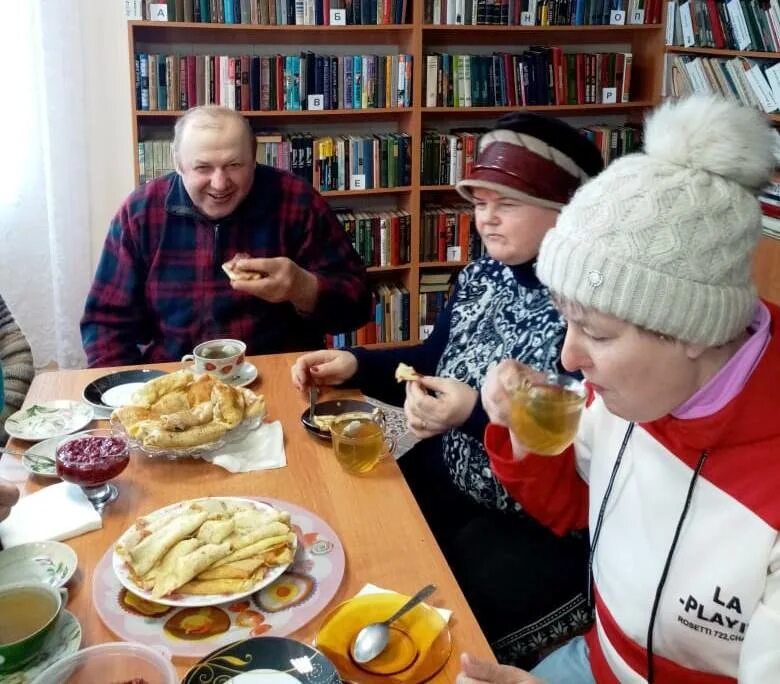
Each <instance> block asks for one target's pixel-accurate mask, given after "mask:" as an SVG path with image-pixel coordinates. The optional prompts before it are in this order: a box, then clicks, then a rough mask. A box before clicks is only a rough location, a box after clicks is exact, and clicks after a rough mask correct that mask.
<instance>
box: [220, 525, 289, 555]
mask: <svg viewBox="0 0 780 684" xmlns="http://www.w3.org/2000/svg"><path fill="white" fill-rule="evenodd" d="M289 531H290V528H289V527H288V526H287V525H285V524H284V523H282V522H279V521H276V522H272V523H268V524H267V525H263V526H262V527H258V528H257V529H255V530H251V529H250V530H247V531H244V532H241V531H239V533H238V534H233V535H231V536H230V538H229V539H228V541H229V542H230V546H231V548H232V549H233V551H238V550H239V549H243V548H244V547H246V546H250V545H251V544H255V543H257V542H259V541H260V540H262V539H269V538H271V537H281V536H284V535H285V534H287V533H288V532H289Z"/></svg>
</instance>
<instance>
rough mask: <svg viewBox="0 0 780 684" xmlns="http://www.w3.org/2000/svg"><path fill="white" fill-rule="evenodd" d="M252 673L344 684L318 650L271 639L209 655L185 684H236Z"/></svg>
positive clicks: (239, 643) (311, 683) (308, 683)
mask: <svg viewBox="0 0 780 684" xmlns="http://www.w3.org/2000/svg"><path fill="white" fill-rule="evenodd" d="M253 670H262V671H263V672H267V671H268V670H270V671H271V672H273V671H276V672H279V673H280V675H281V673H284V674H285V675H287V677H285V681H286V680H287V679H288V678H289V679H290V680H291V681H298V682H302V683H303V684H341V678H340V677H339V673H338V672H337V671H336V668H335V667H334V666H333V663H331V662H330V660H328V658H326V657H325V656H324V655H323V654H322V653H320V652H319V651H318V650H316V649H314V648H312V647H311V646H308V645H307V644H304V643H301V642H300V641H295V640H294V639H284V638H282V637H270V636H269V637H266V636H264V637H253V638H251V639H245V640H243V641H236V642H235V643H232V644H229V645H228V646H225V647H224V648H220V649H218V650H216V651H214V652H213V653H210V654H209V655H207V656H206V657H205V658H204V659H203V660H201V661H200V662H199V663H198V664H197V665H195V666H194V667H193V668H192V669H190V671H189V672H187V674H186V675H185V676H184V679H183V680H182V684H216V683H217V682H227V681H233V677H238V676H239V675H240V674H241V673H242V672H252V671H253ZM269 674H270V673H269ZM270 679H271V678H270V677H269V681H270ZM280 679H281V676H280Z"/></svg>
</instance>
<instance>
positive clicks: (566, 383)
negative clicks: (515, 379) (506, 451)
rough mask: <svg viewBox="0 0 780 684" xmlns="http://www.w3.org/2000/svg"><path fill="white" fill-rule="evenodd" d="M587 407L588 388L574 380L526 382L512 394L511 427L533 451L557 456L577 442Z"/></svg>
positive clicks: (552, 378)
mask: <svg viewBox="0 0 780 684" xmlns="http://www.w3.org/2000/svg"><path fill="white" fill-rule="evenodd" d="M584 405H585V388H584V386H583V385H582V383H581V382H579V381H578V380H575V379H574V378H570V377H569V376H566V375H558V374H556V373H548V374H547V375H546V376H545V377H544V379H542V380H530V379H526V380H524V381H523V382H522V383H521V384H520V386H519V387H518V388H517V389H516V390H515V391H514V393H513V395H512V402H511V415H510V427H511V428H512V432H514V433H515V434H516V435H517V437H518V438H519V439H520V441H521V442H522V443H523V445H524V446H525V447H526V448H527V449H528V450H529V451H531V452H533V453H535V454H540V455H542V456H557V455H558V454H560V453H561V452H562V451H563V450H564V449H566V447H568V446H569V445H570V444H571V443H572V442H573V441H574V436H575V435H576V434H577V429H578V427H579V424H580V416H581V415H582V408H583V406H584Z"/></svg>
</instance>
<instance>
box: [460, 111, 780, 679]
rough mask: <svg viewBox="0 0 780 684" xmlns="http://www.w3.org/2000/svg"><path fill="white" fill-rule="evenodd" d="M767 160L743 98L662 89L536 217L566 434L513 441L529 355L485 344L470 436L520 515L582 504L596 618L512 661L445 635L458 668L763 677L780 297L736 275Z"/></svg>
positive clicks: (756, 221)
mask: <svg viewBox="0 0 780 684" xmlns="http://www.w3.org/2000/svg"><path fill="white" fill-rule="evenodd" d="M772 166H773V158H772V140H771V137H770V131H769V127H768V126H767V124H766V121H765V119H764V118H763V117H762V116H761V115H760V114H758V113H757V112H755V111H753V110H749V109H745V108H740V107H738V106H736V105H734V104H731V103H727V102H725V101H720V100H714V99H710V98H691V99H689V100H685V101H682V102H680V103H678V104H670V105H665V106H663V107H661V108H660V110H658V111H657V112H656V113H655V114H654V115H652V117H651V118H650V119H649V121H648V123H647V126H646V129H645V153H644V154H636V155H631V156H628V157H625V158H623V159H620V160H618V161H616V162H615V163H613V164H612V165H611V166H610V167H608V168H607V170H606V171H604V172H603V173H602V174H601V175H599V176H598V177H597V178H596V179H594V180H593V181H591V182H590V183H588V184H587V185H585V186H583V188H581V189H580V190H579V191H578V192H577V194H576V195H575V196H574V198H573V199H572V201H571V203H570V204H569V205H568V206H567V207H565V208H564V209H563V211H562V212H561V215H560V217H559V219H558V222H557V223H556V226H555V228H553V229H552V230H551V231H550V232H549V233H548V234H547V236H546V237H545V240H544V242H543V244H542V248H541V251H540V255H539V260H538V262H537V274H538V276H539V278H540V280H541V281H542V282H543V283H544V284H545V285H547V286H548V287H549V288H550V290H551V291H552V292H553V294H554V296H555V297H556V298H557V300H558V302H559V306H560V309H561V311H562V313H563V314H564V315H565V316H566V318H567V319H568V323H569V327H568V331H567V334H566V340H565V343H564V347H563V352H562V361H563V364H564V366H566V367H567V368H568V369H570V370H575V369H579V370H581V371H582V373H583V375H584V377H585V378H586V381H587V382H588V383H589V385H590V388H591V389H592V390H593V392H594V395H595V396H594V398H593V401H592V403H590V405H589V406H588V407H587V408H586V409H585V412H584V415H583V417H582V421H581V424H580V428H579V432H578V435H577V438H576V439H575V442H574V445H573V446H571V447H569V448H568V449H567V450H565V451H564V452H563V453H562V454H560V455H559V456H556V457H553V458H549V457H548V458H545V457H541V456H539V455H535V454H532V453H528V452H527V450H526V449H525V448H524V447H523V445H522V444H521V443H520V440H519V439H518V438H517V436H516V435H514V434H513V433H512V432H511V431H509V430H508V429H507V427H505V426H507V425H508V420H507V416H508V407H509V396H510V394H511V391H512V389H513V388H514V387H515V386H516V385H517V383H518V382H519V381H520V379H521V378H522V376H523V375H524V374H525V373H527V372H528V369H527V368H525V367H522V366H521V365H520V364H517V363H515V362H504V363H502V364H501V365H499V366H498V367H497V368H495V369H494V370H493V371H491V373H490V374H489V376H488V378H487V379H486V383H485V385H484V386H483V390H482V398H483V404H484V406H485V409H486V411H487V413H488V415H489V416H490V419H491V422H492V424H491V425H490V426H489V427H488V429H487V431H486V434H485V445H486V448H487V450H488V453H489V455H490V459H491V467H492V469H493V471H494V473H495V474H496V476H497V477H498V479H499V480H500V481H501V482H502V483H503V484H504V486H505V487H507V489H508V490H509V491H510V493H511V494H512V495H513V496H514V497H515V498H516V499H517V500H518V501H520V502H521V503H522V505H523V507H524V509H525V510H526V511H527V512H528V513H529V514H530V515H533V516H534V517H536V518H537V520H539V521H540V522H542V523H544V524H546V525H547V526H549V527H550V528H551V529H553V530H554V531H555V532H557V533H559V534H563V533H565V531H566V530H568V529H570V528H571V527H577V526H581V525H582V524H583V523H584V522H586V521H588V522H589V526H590V535H591V562H590V565H591V566H592V580H593V591H592V594H593V597H594V601H595V607H596V625H595V626H594V627H593V629H592V630H591V632H590V633H589V634H588V635H587V636H586V637H584V638H583V637H578V638H576V639H574V640H573V641H570V642H569V643H568V644H567V645H565V646H563V647H562V648H560V649H559V650H558V651H555V652H554V653H553V654H551V655H550V656H548V658H547V659H545V660H544V661H542V662H541V663H540V664H539V665H538V666H537V667H536V668H535V669H534V670H533V672H532V673H531V674H529V673H525V672H522V671H519V670H516V669H514V668H508V667H503V666H496V665H492V664H488V663H483V662H479V661H476V660H475V659H472V658H470V657H469V656H467V655H464V656H463V657H462V673H461V674H460V675H459V678H458V682H459V683H460V684H469V683H472V682H493V683H494V684H520V683H521V682H522V683H526V684H530V683H531V682H534V683H536V682H539V681H543V682H547V683H548V684H559V683H560V684H564V683H565V684H580V683H585V682H587V683H592V682H597V683H598V684H607V683H608V684H612V683H617V682H621V683H623V682H632V683H634V682H645V681H647V682H655V683H657V684H660V683H662V682H669V683H672V682H673V683H675V684H688V683H691V684H694V683H695V684H726V683H727V682H740V684H768V683H770V682H780V542H778V529H780V496H778V484H779V483H780V421H778V403H777V402H778V394H777V388H778V386H779V385H780V339H778V335H777V333H776V329H777V326H778V323H779V322H780V309H779V308H778V307H776V306H774V305H771V304H767V303H765V302H762V301H761V300H759V299H758V297H757V296H756V292H755V289H754V287H753V284H752V281H751V264H752V255H753V251H754V248H755V246H756V244H757V241H758V239H759V237H760V234H761V221H760V218H761V217H760V210H759V205H758V202H757V201H756V198H755V193H756V191H757V190H758V189H759V188H760V187H761V186H762V185H763V184H764V183H765V182H766V181H767V179H768V176H769V173H770V171H771V169H772Z"/></svg>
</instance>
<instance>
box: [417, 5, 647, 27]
mask: <svg viewBox="0 0 780 684" xmlns="http://www.w3.org/2000/svg"><path fill="white" fill-rule="evenodd" d="M661 2H662V0H425V7H424V21H425V23H426V24H434V25H442V24H477V25H490V26H518V25H521V26H583V25H592V24H657V23H659V22H660V21H661V11H662V5H661ZM615 13H616V14H615Z"/></svg>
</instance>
